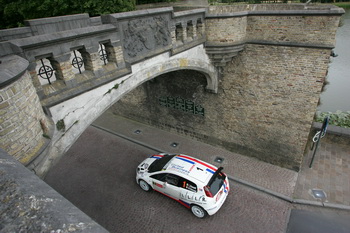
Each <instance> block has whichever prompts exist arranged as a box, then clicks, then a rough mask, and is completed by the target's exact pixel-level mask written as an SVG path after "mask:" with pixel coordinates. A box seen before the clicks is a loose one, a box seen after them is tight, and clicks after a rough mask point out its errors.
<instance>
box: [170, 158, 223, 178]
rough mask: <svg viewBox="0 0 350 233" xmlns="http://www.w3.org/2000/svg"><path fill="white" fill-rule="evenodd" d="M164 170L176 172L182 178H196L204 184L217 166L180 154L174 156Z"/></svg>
mask: <svg viewBox="0 0 350 233" xmlns="http://www.w3.org/2000/svg"><path fill="white" fill-rule="evenodd" d="M164 170H166V171H168V172H172V173H177V174H179V175H181V176H183V177H184V178H186V177H187V178H189V177H190V178H193V179H196V180H197V181H200V182H201V183H203V184H204V185H206V184H207V183H208V182H209V180H210V178H211V177H212V175H213V174H214V173H215V171H216V170H217V167H215V166H214V165H211V164H209V163H206V162H204V161H202V160H199V159H196V158H193V157H191V156H188V155H183V154H180V155H176V156H174V158H172V159H171V160H170V161H169V163H168V164H167V166H166V167H165V168H164Z"/></svg>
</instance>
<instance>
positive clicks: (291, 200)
mask: <svg viewBox="0 0 350 233" xmlns="http://www.w3.org/2000/svg"><path fill="white" fill-rule="evenodd" d="M91 126H93V127H95V128H97V129H100V130H103V131H106V132H108V133H110V134H113V135H115V136H118V137H120V138H123V139H125V140H128V141H130V142H133V143H135V144H138V145H140V146H143V147H146V148H148V149H151V150H154V151H156V152H164V153H167V152H166V151H164V150H162V149H160V148H157V147H154V146H151V145H148V144H146V143H143V142H140V141H138V140H135V139H133V138H130V137H128V136H125V135H122V134H119V133H116V132H113V131H111V130H109V129H106V128H104V127H101V126H98V125H95V124H92V125H91ZM227 177H228V178H229V180H232V181H234V182H237V183H240V184H242V185H245V186H247V187H250V188H252V189H254V190H257V191H260V192H264V193H266V194H268V195H271V196H273V197H276V198H278V199H281V200H283V201H286V202H289V203H292V204H299V205H311V206H317V207H326V208H333V209H340V210H348V211H350V206H347V205H341V204H332V203H328V202H319V201H309V200H304V199H294V198H290V197H288V196H286V195H283V194H280V193H277V192H275V191H272V190H269V189H266V188H264V187H261V186H259V185H256V184H253V183H250V182H248V181H245V180H242V179H240V178H236V177H233V176H230V175H227Z"/></svg>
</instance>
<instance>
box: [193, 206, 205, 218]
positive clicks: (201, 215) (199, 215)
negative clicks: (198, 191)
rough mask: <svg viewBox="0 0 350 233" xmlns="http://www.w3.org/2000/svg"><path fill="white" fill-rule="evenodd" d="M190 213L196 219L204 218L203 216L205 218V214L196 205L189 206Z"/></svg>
mask: <svg viewBox="0 0 350 233" xmlns="http://www.w3.org/2000/svg"><path fill="white" fill-rule="evenodd" d="M191 211H192V213H193V214H194V216H196V217H197V218H204V217H205V216H207V212H206V211H205V210H204V209H203V208H202V207H200V206H198V205H193V206H191Z"/></svg>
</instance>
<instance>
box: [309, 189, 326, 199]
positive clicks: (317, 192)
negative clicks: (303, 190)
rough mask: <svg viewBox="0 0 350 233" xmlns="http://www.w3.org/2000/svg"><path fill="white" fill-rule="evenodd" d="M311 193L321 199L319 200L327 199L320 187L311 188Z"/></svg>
mask: <svg viewBox="0 0 350 233" xmlns="http://www.w3.org/2000/svg"><path fill="white" fill-rule="evenodd" d="M311 193H312V196H313V197H314V198H316V199H321V200H326V199H327V195H326V193H325V192H324V191H323V190H321V189H312V190H311Z"/></svg>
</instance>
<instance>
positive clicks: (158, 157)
mask: <svg viewBox="0 0 350 233" xmlns="http://www.w3.org/2000/svg"><path fill="white" fill-rule="evenodd" d="M163 157H164V155H152V156H151V159H161V158H163Z"/></svg>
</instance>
